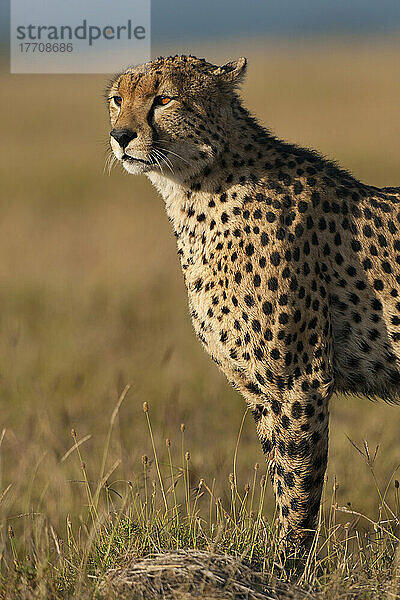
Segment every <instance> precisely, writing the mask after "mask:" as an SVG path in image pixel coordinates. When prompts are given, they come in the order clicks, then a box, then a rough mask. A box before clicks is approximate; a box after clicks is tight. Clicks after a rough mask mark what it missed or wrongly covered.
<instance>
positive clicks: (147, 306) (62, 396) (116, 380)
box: [0, 39, 400, 598]
mask: <svg viewBox="0 0 400 600" xmlns="http://www.w3.org/2000/svg"><path fill="white" fill-rule="evenodd" d="M249 46H250V45H249V44H248V43H247V42H242V41H236V40H235V41H232V43H231V45H230V47H229V43H228V44H227V45H225V46H224V47H222V46H220V47H217V46H216V47H215V48H211V47H208V48H207V49H206V51H205V49H204V48H194V47H191V48H174V49H172V48H171V51H172V50H174V51H175V50H178V51H180V50H186V51H193V52H197V53H199V54H201V55H204V54H205V55H207V56H208V57H210V58H215V60H219V59H220V60H221V61H222V60H225V61H226V60H227V59H229V58H231V57H232V56H237V55H240V54H244V55H248V57H249V76H248V79H247V81H246V83H245V86H244V89H243V95H244V97H245V100H246V104H247V105H248V106H249V107H250V109H251V110H252V111H253V112H255V113H256V114H257V115H258V116H259V117H260V118H261V119H262V121H263V122H264V123H265V124H267V125H268V126H269V127H271V129H273V130H274V131H275V132H276V133H277V134H278V135H280V136H282V137H285V138H286V139H289V140H290V141H295V142H297V143H300V144H306V145H310V146H313V147H316V148H317V149H319V150H321V151H323V152H325V153H326V154H328V155H329V156H331V157H335V158H336V159H338V161H339V162H340V163H342V164H343V165H344V166H345V167H346V168H349V169H350V170H352V171H353V173H355V174H356V175H357V176H358V177H360V178H361V179H363V180H364V181H366V182H368V183H374V184H377V185H398V184H399V164H400V148H399V144H398V139H397V137H398V136H396V131H398V129H399V125H400V112H399V110H398V106H399V105H400V85H399V81H398V78H396V77H395V75H394V74H395V73H396V72H397V69H398V42H397V41H396V40H379V39H376V40H373V46H372V41H371V40H370V41H369V42H368V43H366V42H362V41H360V42H356V41H349V40H336V41H335V40H331V41H329V42H327V41H323V42H321V41H320V42H318V41H315V42H307V43H305V42H292V43H283V42H277V43H270V44H261V43H260V44H259V45H253V44H252V45H251V50H250V51H249ZM160 52H161V51H160ZM0 79H1V83H2V88H3V90H6V91H7V93H4V94H2V95H1V96H0V108H1V111H2V114H3V115H7V118H6V119H4V123H3V125H2V135H3V139H4V143H3V150H2V157H1V158H2V159H1V161H0V185H1V196H0V211H1V219H0V256H1V257H2V260H1V261H0V282H1V285H0V306H1V311H0V398H1V415H0V440H1V443H0V571H1V574H2V575H1V576H2V585H3V591H2V592H1V593H2V594H3V596H6V597H8V598H12V597H13V595H14V597H20V596H23V595H24V594H26V596H27V597H29V594H31V596H32V597H35V598H36V597H43V598H45V597H46V594H49V595H50V594H51V593H52V594H53V596H54V597H57V596H58V597H63V596H64V597H71V596H72V595H73V594H75V596H76V597H79V595H80V596H81V597H88V594H90V593H92V592H93V591H94V590H95V589H96V582H97V579H93V577H89V575H91V576H93V575H94V576H95V577H98V576H99V574H100V575H101V574H102V573H103V572H105V570H106V569H107V568H108V567H109V566H112V565H114V564H120V563H121V568H122V563H124V561H127V560H128V558H129V557H128V554H129V555H130V554H132V556H133V558H135V557H136V558H137V559H139V558H140V557H144V556H145V555H146V553H147V552H148V550H149V549H152V550H151V551H152V552H156V551H157V552H158V551H164V550H166V549H170V550H171V551H172V550H173V551H177V547H178V550H179V548H185V547H186V546H188V545H191V546H192V547H196V548H198V550H199V551H207V552H211V551H213V550H215V551H216V552H221V551H222V550H224V551H225V550H226V551H227V552H229V553H230V554H231V555H232V556H234V557H236V558H237V557H240V558H241V559H242V560H243V561H245V562H246V561H247V562H246V564H251V566H252V568H254V569H255V570H258V569H261V571H262V569H263V568H265V572H266V573H267V574H268V578H269V579H268V580H270V572H271V570H272V573H273V576H274V577H275V576H276V578H277V579H279V580H281V581H282V582H284V580H285V578H290V577H291V578H292V579H293V580H294V581H295V580H299V578H301V572H304V573H305V575H304V577H303V579H301V585H302V586H303V587H304V586H305V588H307V586H312V589H313V590H314V592H313V593H314V594H317V593H318V594H321V595H323V594H325V595H326V597H329V598H342V597H343V598H346V597H369V596H368V593H369V594H370V597H379V596H378V593H379V594H381V596H382V595H383V596H382V597H384V595H385V594H386V596H387V597H388V598H391V597H395V592H393V593H392V596H390V593H391V592H390V590H391V589H392V588H390V586H391V585H392V584H393V585H394V586H395V584H396V581H397V580H396V577H397V558H396V554H395V548H396V545H397V535H398V530H397V519H398V503H399V498H398V495H399V492H398V488H397V487H395V480H396V477H397V478H398V477H399V476H398V475H397V471H396V469H397V468H398V465H399V464H400V460H399V458H400V455H399V445H398V431H399V415H400V413H399V409H398V407H395V406H394V407H393V406H385V405H382V404H371V403H370V402H368V401H366V400H364V399H357V398H341V397H340V398H335V399H334V401H333V402H332V407H331V435H330V438H331V441H330V450H329V453H330V457H329V469H328V474H327V482H326V487H325V499H324V503H323V511H322V513H321V524H320V528H319V537H318V549H314V551H313V552H312V553H311V554H310V559H309V562H308V563H307V566H306V567H307V568H306V570H304V566H305V565H304V562H301V560H300V558H299V559H296V560H297V567H296V572H294V566H293V563H295V562H296V560H292V558H290V560H289V562H288V563H287V564H286V563H285V564H281V563H280V562H279V561H275V559H273V558H272V557H274V556H275V554H274V553H275V550H274V548H275V546H274V543H275V542H274V539H275V538H274V526H273V523H274V504H273V498H272V493H271V489H270V485H269V483H268V482H267V484H266V486H265V489H263V490H262V493H263V500H262V506H263V510H262V515H261V517H260V519H259V520H258V525H257V526H256V525H255V523H256V522H257V517H256V520H255V521H254V520H251V518H250V517H249V515H250V513H251V510H252V509H251V508H250V503H251V497H252V490H253V478H254V474H255V471H254V468H253V465H254V464H255V463H259V464H260V465H261V466H260V467H259V469H258V470H257V472H256V475H257V479H256V485H255V487H254V498H253V512H254V513H255V515H257V514H258V512H257V508H258V506H259V503H260V494H261V486H260V479H261V476H262V475H263V474H264V472H265V465H264V462H263V456H262V452H261V449H260V447H259V444H258V441H257V440H256V434H255V428H254V423H252V422H251V419H250V418H249V417H248V416H247V417H246V418H245V420H244V422H243V427H242V429H241V435H240V448H239V451H238V452H236V453H235V448H236V443H237V438H238V430H239V429H240V424H241V421H242V417H243V410H244V407H243V400H242V398H240V397H239V396H238V395H237V394H236V392H234V390H233V389H231V388H230V387H229V386H228V385H227V383H226V380H225V378H224V377H223V375H222V374H221V373H220V372H219V371H218V369H217V368H216V367H215V366H214V365H212V364H211V363H210V361H209V358H208V357H207V356H206V355H205V353H204V352H203V351H202V349H201V347H200V345H199V344H198V342H197V340H196V339H195V336H194V335H193V332H192V328H191V324H190V319H189V316H188V310H187V300H186V292H185V289H184V285H183V282H182V276H181V273H180V270H179V265H178V261H177V259H176V248H175V242H174V239H173V236H172V235H171V231H170V226H169V224H168V220H167V218H166V216H165V213H164V209H163V206H162V200H161V199H160V198H159V197H158V196H157V194H156V192H155V191H154V190H153V189H152V188H151V186H150V184H149V183H148V182H147V180H145V179H144V178H143V179H141V178H135V179H134V178H132V177H129V176H127V175H123V174H122V173H121V171H120V170H119V169H114V170H113V171H112V172H111V174H110V176H108V175H107V173H103V167H104V162H105V157H106V150H105V146H106V143H105V141H104V140H105V138H106V137H107V136H106V134H107V131H108V123H107V116H106V111H105V107H104V106H103V102H102V97H101V93H102V89H103V87H104V78H103V77H97V76H62V77H61V76H60V77H56V76H53V77H52V76H10V75H8V74H7V73H6V71H5V69H3V70H2V72H1V73H0ZM127 384H130V385H131V388H130V389H129V392H128V393H127V395H126V398H125V400H124V401H123V403H122V404H121V406H120V408H119V410H118V411H117V412H116V413H115V416H114V420H113V424H112V434H111V433H109V432H110V418H111V414H112V411H113V407H114V406H115V405H116V403H117V401H118V399H119V398H120V397H121V394H122V393H123V391H124V389H125V387H126V385H127ZM144 401H146V402H148V405H149V406H150V409H151V412H149V415H150V416H151V427H152V438H151V437H150V436H149V431H148V425H147V423H146V421H147V419H146V414H143V409H142V405H143V402H144ZM181 423H185V426H186V428H185V431H183V432H182V431H180V426H181ZM3 429H4V434H1V432H2V431H3ZM73 429H74V430H75V432H76V437H75V439H74V438H72V437H71V434H70V432H71V430H73ZM348 438H350V439H351V440H352V441H353V442H354V443H355V444H356V446H357V448H359V449H360V450H361V452H362V453H363V456H361V454H360V452H359V451H358V450H357V449H356V448H355V447H353V446H352V444H351V443H350V442H349V439H348ZM152 439H153V441H152ZM166 439H170V440H171V445H170V446H167V445H166V443H165V440H166ZM182 440H183V441H182ZM364 440H368V444H369V450H368V452H367V451H366V449H365V446H364ZM153 443H154V447H155V448H156V449H157V457H158V468H159V472H160V475H161V480H162V481H163V485H164V492H165V496H166V501H167V503H168V511H167V510H166V508H165V502H164V498H163V495H162V491H161V487H160V485H161V484H160V477H159V474H158V472H157V465H156V464H155V456H154V451H153ZM77 444H80V445H79V447H78V448H76V446H77ZM182 446H183V449H182ZM377 446H378V447H379V448H378V452H377V454H376V456H375V458H374V453H375V448H376V447H377ZM78 450H79V452H80V453H81V458H79V455H78ZM69 452H70V453H69ZM186 452H190V460H189V461H186V459H185V453H186ZM68 453H69V454H68ZM169 455H171V463H170V458H169ZM142 456H147V457H148V462H147V464H145V465H144V464H143V462H142ZM234 457H236V458H235V461H234ZM373 458H374V460H373V461H372V459H373ZM82 463H84V465H85V467H84V471H82V469H81V464H82ZM170 464H172V466H173V469H172V472H173V475H172V474H171V466H170ZM371 467H372V469H373V471H371ZM145 473H146V477H144V474H145ZM230 473H233V474H234V477H233V482H232V481H230V479H229V474H230ZM85 476H86V479H87V482H86V481H85ZM172 476H174V477H175V478H178V481H177V483H176V487H175V488H173V490H171V491H169V489H170V486H171V481H172V479H171V478H172ZM201 479H203V481H204V484H202V488H201V492H204V493H202V495H201V496H200V492H199V493H198V492H197V491H196V490H197V488H198V485H199V482H200V480H201ZM231 479H232V478H231ZM129 481H131V482H132V486H133V487H130V485H129V483H128V482H129ZM153 481H155V482H156V487H155V499H154V502H155V504H154V505H153V506H152V504H151V501H152V497H153V496H152V494H153V483H152V482H153ZM145 482H146V483H145ZM232 485H233V486H234V487H233V489H232ZM245 485H249V486H250V488H249V491H248V493H247V497H246V491H245V487H244V486H245ZM206 486H207V487H206ZM333 487H334V488H335V492H334V497H333V498H332V494H333V491H332V490H333ZM207 488H208V489H207ZM246 489H247V488H246ZM208 490H210V491H208ZM378 490H379V492H378ZM89 492H90V494H91V497H90V496H89V497H88V493H89ZM211 492H212V494H211ZM146 493H147V502H146ZM136 494H139V496H138V497H136ZM197 495H199V498H198V500H197V505H196V509H194V503H195V502H196V497H197ZM175 496H176V498H175ZM133 497H135V499H136V505H134V503H133V500H132V498H133ZM245 497H246V502H245V503H244V504H243V501H244V498H245ZM218 498H221V502H220V503H219V504H218V505H217V503H216V500H217V499H218ZM210 499H211V504H210ZM383 500H384V501H383ZM335 503H337V505H338V508H340V509H341V510H338V509H335V510H334V509H333V508H332V506H334V505H335ZM348 503H350V506H349V505H348ZM386 505H387V506H389V507H390V510H389V509H388V508H387V506H386ZM210 506H211V509H212V510H211V516H210ZM217 506H220V507H222V508H221V509H218V510H219V513H218V514H219V516H218V517H217ZM176 507H179V510H177V508H176ZM254 507H256V510H254ZM349 510H350V512H348V511H349ZM146 511H147V512H146ZM343 511H347V512H343ZM390 511H392V512H393V514H392V512H390ZM177 512H178V516H177V514H176V513H177ZM142 514H143V515H144V516H142ZM194 514H197V515H198V518H199V519H200V523H201V529H200V527H199V526H198V523H199V521H198V520H197V517H194ZM359 515H365V516H366V517H368V519H369V520H368V519H367V518H364V517H361V516H359ZM177 519H179V527H180V528H178V533H174V534H173V531H174V530H173V529H171V528H173V527H175V529H176V528H177V522H176V521H177ZM388 521H390V525H391V527H392V529H390V527H389V525H388ZM160 523H167V525H168V526H167V527H166V528H163V529H162V528H161V527H160V525H159V524H160ZM346 523H350V525H349V526H348V527H347V528H345V525H346ZM221 524H222V525H221ZM10 527H11V529H10V530H9V528H10ZM160 531H162V535H161V534H160V533H157V532H160ZM9 532H10V533H9ZM253 534H254V535H253ZM256 534H257V535H256ZM10 536H11V537H10ZM253 537H254V548H261V547H262V548H264V549H265V548H267V549H268V551H267V552H264V555H263V556H264V557H263V558H262V560H261V559H260V557H259V555H258V553H257V551H256V550H254V551H253V552H252V551H251V548H252V544H253V541H252V540H253ZM328 539H329V540H330V541H329V544H328V542H326V540H328ZM109 540H112V544H111V546H110V544H109ZM189 541H190V544H189ZM185 544H186V545H185ZM324 544H325V545H324ZM109 546H110V547H109ZM108 547H109V551H108V554H107V548H108ZM128 549H129V552H128ZM131 551H132V552H131ZM27 556H29V560H28V559H27ZM260 556H261V555H260ZM257 557H258V558H257ZM260 560H261V562H260ZM263 560H265V561H266V562H265V566H263V564H261V563H262V561H263ZM14 561H15V562H14ZM257 561H258V562H257ZM274 562H277V565H279V566H276V565H274V564H273V563H274ZM299 565H301V566H299ZM302 569H303V570H302ZM388 582H390V583H388ZM388 586H389V587H388ZM379 587H381V588H382V590H383V591H382V590H380V589H379V590H378V588H379ZM393 589H395V588H393ZM24 590H25V591H24ZM29 590H30V591H29ZM32 590H33V591H32ZM48 590H50V591H48ZM357 590H358V591H357ZM368 590H371V591H368ZM376 590H378V591H376ZM296 593H297V592H296ZM18 594H19V596H18ZM85 594H86V596H85ZM329 594H330V595H329ZM335 594H336V595H335ZM346 594H347V596H346ZM351 594H353V596H351ZM357 594H358V596H357ZM362 594H364V596H362ZM374 594H375V595H374ZM321 597H322V596H321Z"/></svg>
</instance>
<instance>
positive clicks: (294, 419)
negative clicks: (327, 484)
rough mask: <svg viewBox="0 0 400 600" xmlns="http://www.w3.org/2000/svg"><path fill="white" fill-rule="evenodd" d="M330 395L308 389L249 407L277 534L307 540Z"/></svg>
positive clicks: (320, 481)
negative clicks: (284, 399)
mask: <svg viewBox="0 0 400 600" xmlns="http://www.w3.org/2000/svg"><path fill="white" fill-rule="evenodd" d="M302 387H303V388H304V389H308V387H309V386H308V385H304V384H303V386H302ZM329 396H330V394H329V393H327V394H323V393H321V392H319V391H318V390H314V389H312V388H311V387H310V388H309V392H307V393H303V394H302V395H301V396H299V399H298V400H296V401H293V402H282V399H280V400H272V401H271V402H270V403H268V404H269V406H268V405H264V408H263V407H262V406H261V405H258V408H257V409H256V410H255V411H253V415H254V418H255V421H256V424H257V431H258V434H259V437H260V440H261V444H262V447H263V451H264V453H265V454H266V458H267V460H268V461H269V465H270V469H269V471H270V475H271V478H272V481H273V484H274V491H275V498H276V506H277V514H278V518H279V523H280V529H281V534H282V536H283V537H285V538H286V539H289V540H293V541H296V542H298V541H301V542H304V543H306V544H307V543H309V542H310V540H311V538H312V530H313V529H314V528H315V525H316V519H317V515H318V510H319V506H320V501H321V493H322V486H323V482H324V474H325V470H326V465H327V456H328V425H329V423H328V402H329Z"/></svg>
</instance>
